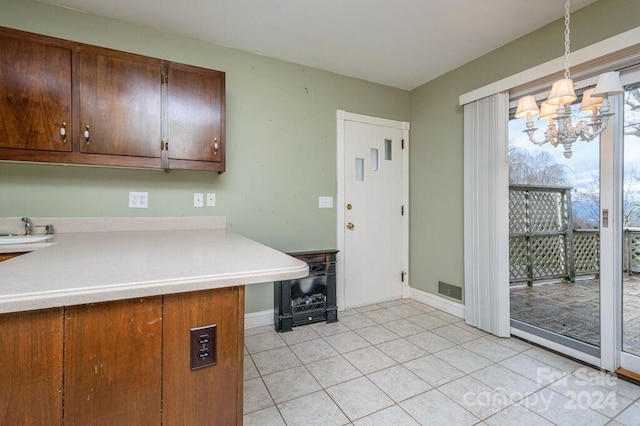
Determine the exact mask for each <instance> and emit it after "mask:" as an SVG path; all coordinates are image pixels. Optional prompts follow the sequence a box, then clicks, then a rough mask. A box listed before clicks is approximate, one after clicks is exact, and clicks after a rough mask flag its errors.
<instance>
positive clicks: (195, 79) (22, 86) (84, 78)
mask: <svg viewBox="0 0 640 426" xmlns="http://www.w3.org/2000/svg"><path fill="white" fill-rule="evenodd" d="M0 69H1V70H2V72H0V160H12V161H34V162H50V163H68V164H85V165H99V166H115V167H138V168H156V169H157V168H163V169H188V170H212V171H218V172H224V170H225V126H224V121H225V74H224V72H221V71H215V70H210V69H204V68H199V67H195V66H190V65H184V64H178V63H173V62H170V61H165V60H161V59H156V58H150V57H146V56H141V55H135V54H131V53H125V52H119V51H115V50H111V49H105V48H100V47H96V46H89V45H86V44H81V43H75V42H71V41H66V40H60V39H55V38H51V37H45V36H39V35H36V34H31V33H25V32H22V31H17V30H12V29H8V28H0Z"/></svg>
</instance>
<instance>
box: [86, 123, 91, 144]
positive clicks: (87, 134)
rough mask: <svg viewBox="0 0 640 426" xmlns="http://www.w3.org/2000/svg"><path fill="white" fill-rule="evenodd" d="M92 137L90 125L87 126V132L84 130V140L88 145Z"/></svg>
mask: <svg viewBox="0 0 640 426" xmlns="http://www.w3.org/2000/svg"><path fill="white" fill-rule="evenodd" d="M90 136H91V133H89V125H88V124H87V127H85V130H84V140H85V141H86V142H87V144H88V143H89V137H90Z"/></svg>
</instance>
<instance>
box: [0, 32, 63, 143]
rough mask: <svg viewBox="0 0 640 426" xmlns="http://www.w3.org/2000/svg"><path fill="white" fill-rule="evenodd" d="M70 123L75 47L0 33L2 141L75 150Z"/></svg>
mask: <svg viewBox="0 0 640 426" xmlns="http://www.w3.org/2000/svg"><path fill="white" fill-rule="evenodd" d="M63 123H64V124H63ZM70 124H71V50H70V49H68V48H64V47H58V46H52V45H47V44H45V43H39V42H36V41H32V40H28V39H22V38H14V37H8V36H4V35H0V147H1V148H17V149H30V150H45V151H71V142H70V138H69V137H63V136H62V135H61V128H63V127H66V129H65V133H66V135H70Z"/></svg>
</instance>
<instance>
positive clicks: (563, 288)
mask: <svg viewBox="0 0 640 426" xmlns="http://www.w3.org/2000/svg"><path fill="white" fill-rule="evenodd" d="M510 292H511V318H512V319H516V320H519V321H522V322H525V323H527V324H530V325H533V326H536V327H540V328H542V329H545V330H549V331H552V332H554V333H558V334H561V335H564V336H567V337H571V338H574V339H576V340H579V341H582V342H586V343H590V344H593V345H596V346H600V281H599V280H598V279H586V280H577V281H576V282H575V283H571V282H555V283H547V284H535V285H534V286H533V287H528V286H526V285H522V286H517V287H511V290H510ZM623 304H624V309H623V316H624V318H623V321H624V323H623V350H624V351H625V352H629V353H632V354H635V355H640V276H627V275H625V276H624V296H623Z"/></svg>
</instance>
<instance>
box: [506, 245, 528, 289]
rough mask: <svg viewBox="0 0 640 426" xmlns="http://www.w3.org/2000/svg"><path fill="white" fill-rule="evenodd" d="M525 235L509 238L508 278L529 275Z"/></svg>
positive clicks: (520, 278)
mask: <svg viewBox="0 0 640 426" xmlns="http://www.w3.org/2000/svg"><path fill="white" fill-rule="evenodd" d="M527 241H528V238H527V237H513V238H510V239H509V279H510V280H511V281H517V280H523V279H527V278H528V277H529V250H528V248H527V247H528V245H527Z"/></svg>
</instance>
